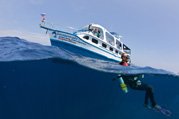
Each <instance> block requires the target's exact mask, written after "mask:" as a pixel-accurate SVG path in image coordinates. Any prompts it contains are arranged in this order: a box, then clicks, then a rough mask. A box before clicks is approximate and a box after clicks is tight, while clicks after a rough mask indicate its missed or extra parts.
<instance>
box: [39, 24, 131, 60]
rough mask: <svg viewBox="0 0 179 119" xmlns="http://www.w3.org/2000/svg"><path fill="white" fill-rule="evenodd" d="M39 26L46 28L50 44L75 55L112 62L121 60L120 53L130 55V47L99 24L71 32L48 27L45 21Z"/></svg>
mask: <svg viewBox="0 0 179 119" xmlns="http://www.w3.org/2000/svg"><path fill="white" fill-rule="evenodd" d="M40 28H42V29H45V30H47V32H48V34H49V36H50V42H51V45H52V46H57V47H60V48H62V49H65V50H67V51H70V52H72V53H75V54H77V55H81V56H86V57H90V58H96V59H101V60H107V61H114V62H120V61H121V54H122V53H127V54H128V55H129V56H130V55H131V49H130V48H129V47H128V46H127V45H126V44H124V43H123V42H122V41H121V37H120V36H119V35H118V34H117V33H115V32H109V31H108V30H106V29H105V28H104V27H103V26H101V25H99V24H94V23H92V24H89V25H86V26H84V27H83V28H81V29H79V30H76V31H75V32H72V33H70V32H65V31H62V30H56V29H54V28H51V27H48V26H47V25H46V23H45V22H42V23H41V24H40Z"/></svg>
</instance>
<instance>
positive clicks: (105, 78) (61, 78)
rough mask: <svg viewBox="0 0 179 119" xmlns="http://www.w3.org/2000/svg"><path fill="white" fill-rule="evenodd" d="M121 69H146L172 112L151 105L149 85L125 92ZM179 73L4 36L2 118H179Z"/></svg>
mask: <svg viewBox="0 0 179 119" xmlns="http://www.w3.org/2000/svg"><path fill="white" fill-rule="evenodd" d="M118 74H128V75H130V74H144V75H145V77H144V78H143V79H142V81H143V82H145V83H147V84H149V85H151V86H152V87H153V89H154V96H155V98H156V101H157V103H158V104H159V105H162V106H163V107H165V108H167V109H169V110H170V111H171V112H172V115H171V116H170V117H168V116H165V115H162V114H161V113H158V112H157V111H153V110H152V109H146V108H145V107H144V105H143V103H144V96H145V92H144V91H136V90H133V89H130V88H128V90H129V91H128V93H124V92H123V91H122V90H121V89H120V86H119V82H117V81H113V78H115V77H116V76H117V75H118ZM178 84H179V77H178V76H177V75H176V74H174V73H172V72H169V71H166V70H163V69H156V68H152V67H149V66H147V67H140V66H135V65H132V66H130V67H123V66H120V65H118V63H115V62H109V61H104V60H99V59H94V58H88V57H83V56H80V55H77V54H74V53H72V52H70V51H66V50H65V49H61V48H57V47H54V46H44V45H41V44H37V43H32V42H29V41H26V40H24V39H20V38H18V37H0V118H1V119H144V118H145V119H179V87H178Z"/></svg>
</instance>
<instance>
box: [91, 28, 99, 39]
mask: <svg viewBox="0 0 179 119" xmlns="http://www.w3.org/2000/svg"><path fill="white" fill-rule="evenodd" d="M92 32H93V34H94V35H95V36H97V37H98V38H99V37H100V31H99V29H98V28H94V29H93V31H92Z"/></svg>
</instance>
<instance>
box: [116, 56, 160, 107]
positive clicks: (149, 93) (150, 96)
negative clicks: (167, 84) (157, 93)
mask: <svg viewBox="0 0 179 119" xmlns="http://www.w3.org/2000/svg"><path fill="white" fill-rule="evenodd" d="M121 58H122V61H121V62H120V63H119V64H120V65H122V66H129V63H128V62H129V60H130V57H129V55H128V54H126V53H122V55H121ZM141 78H144V75H125V74H121V75H118V77H117V78H116V79H118V80H119V81H120V82H121V85H120V86H121V88H122V90H123V91H125V92H126V93H127V92H128V91H127V86H129V87H130V88H131V89H134V90H142V91H145V92H146V93H145V100H144V106H145V107H146V108H153V109H156V110H160V109H161V107H160V106H159V105H158V104H157V103H156V101H155V98H154V93H153V89H152V87H151V86H149V85H148V84H145V83H143V82H141V81H140V79H141ZM149 100H150V103H151V106H150V105H149Z"/></svg>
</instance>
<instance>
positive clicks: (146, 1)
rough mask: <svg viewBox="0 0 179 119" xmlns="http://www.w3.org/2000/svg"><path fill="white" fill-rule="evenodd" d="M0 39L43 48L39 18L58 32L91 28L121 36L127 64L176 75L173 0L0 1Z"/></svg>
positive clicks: (177, 24)
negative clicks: (127, 49) (128, 51)
mask: <svg viewBox="0 0 179 119" xmlns="http://www.w3.org/2000/svg"><path fill="white" fill-rule="evenodd" d="M0 8H1V10H0V36H4V35H18V36H22V38H25V37H26V39H27V40H28V39H32V41H34V42H41V43H42V44H47V42H49V41H48V38H47V36H45V33H44V32H43V31H42V29H40V28H39V23H40V14H41V13H46V16H47V21H48V22H50V23H52V24H53V25H55V26H56V28H58V29H62V28H64V27H74V28H77V29H78V28H81V27H83V26H85V25H87V24H90V23H97V24H100V25H102V26H104V27H105V28H106V29H108V30H109V31H115V32H117V33H119V34H120V35H121V36H122V41H123V42H124V43H125V44H127V45H128V46H129V47H130V48H131V49H132V56H131V58H132V62H133V63H134V64H135V65H138V66H151V67H154V68H159V69H160V68H161V69H165V70H168V71H173V72H179V62H178V61H179V53H178V51H179V1H178V0H90V1H89V0H0Z"/></svg>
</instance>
